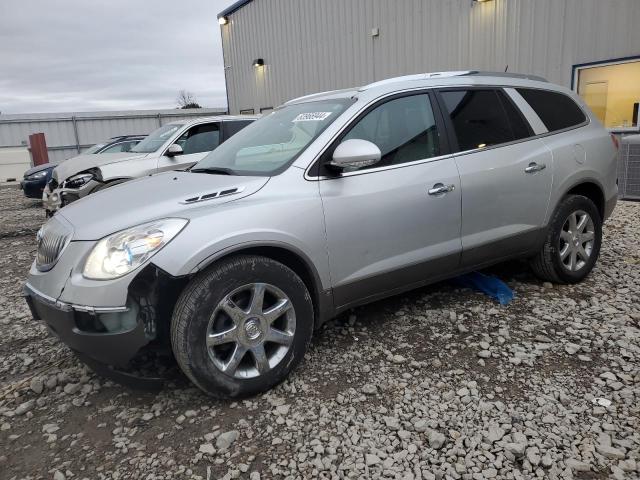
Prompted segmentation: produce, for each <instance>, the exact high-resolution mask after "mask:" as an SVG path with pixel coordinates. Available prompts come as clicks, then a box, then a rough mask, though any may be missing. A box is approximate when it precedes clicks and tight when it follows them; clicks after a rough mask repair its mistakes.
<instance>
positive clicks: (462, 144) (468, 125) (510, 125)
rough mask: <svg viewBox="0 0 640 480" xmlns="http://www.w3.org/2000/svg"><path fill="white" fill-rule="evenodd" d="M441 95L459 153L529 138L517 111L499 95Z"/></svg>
mask: <svg viewBox="0 0 640 480" xmlns="http://www.w3.org/2000/svg"><path fill="white" fill-rule="evenodd" d="M441 95H442V99H443V100H444V104H445V108H446V110H447V112H446V113H448V114H449V117H450V118H451V123H452V124H453V129H454V130H455V133H456V137H457V139H458V147H459V149H460V150H461V151H464V150H474V149H476V148H485V147H490V146H493V145H499V144H501V143H508V142H513V141H515V140H520V139H522V138H527V137H528V136H529V135H530V133H529V132H530V131H529V127H528V125H527V124H526V123H525V121H524V120H523V119H522V116H521V114H520V112H519V111H518V110H516V109H515V107H514V106H513V105H512V104H511V103H510V102H508V100H507V99H506V98H504V93H502V92H498V91H496V90H478V89H473V90H445V91H442V92H441ZM501 96H502V97H503V98H501Z"/></svg>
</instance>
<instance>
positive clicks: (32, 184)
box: [20, 135, 145, 198]
mask: <svg viewBox="0 0 640 480" xmlns="http://www.w3.org/2000/svg"><path fill="white" fill-rule="evenodd" d="M144 137H145V136H144V135H120V136H118V137H113V138H111V139H109V141H108V142H106V143H97V144H96V145H94V146H93V147H91V148H89V149H88V150H86V151H84V152H83V155H87V154H99V153H117V152H128V151H129V150H131V149H132V148H133V147H135V146H136V145H137V144H138V143H140V141H141V140H142V139H144ZM55 166H56V164H55V163H45V164H43V165H38V166H36V167H33V168H31V169H29V170H27V171H26V172H24V177H23V179H22V181H21V182H20V188H22V190H23V191H24V195H25V196H26V197H29V198H42V190H43V189H44V187H45V185H46V184H47V183H48V182H49V180H51V174H52V172H53V169H54V168H55Z"/></svg>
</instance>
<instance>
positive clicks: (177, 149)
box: [165, 143, 184, 157]
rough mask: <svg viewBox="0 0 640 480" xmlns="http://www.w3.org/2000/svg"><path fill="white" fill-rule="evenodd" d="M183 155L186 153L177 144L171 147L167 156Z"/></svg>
mask: <svg viewBox="0 0 640 480" xmlns="http://www.w3.org/2000/svg"><path fill="white" fill-rule="evenodd" d="M183 153H184V151H183V150H182V147H181V146H180V145H178V144H177V143H174V144H173V145H171V146H169V148H168V149H167V153H166V154H165V155H166V156H167V157H175V156H176V155H182V154H183Z"/></svg>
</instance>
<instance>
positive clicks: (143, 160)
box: [42, 115, 258, 214]
mask: <svg viewBox="0 0 640 480" xmlns="http://www.w3.org/2000/svg"><path fill="white" fill-rule="evenodd" d="M256 118H258V117H255V116H254V117H252V116H248V115H242V116H235V117H234V116H227V115H225V116H220V117H201V118H197V119H192V120H181V121H174V122H171V123H167V124H166V125H163V126H161V127H159V128H158V129H157V130H155V131H153V132H152V133H151V134H149V135H148V136H147V137H146V138H144V140H142V141H141V142H136V144H134V146H132V147H131V148H129V149H126V150H113V152H111V151H108V152H106V153H103V154H102V155H100V156H97V155H91V153H93V152H92V151H87V152H85V153H84V154H82V155H78V156H76V157H73V158H69V159H67V160H65V161H63V162H61V163H59V164H58V165H57V166H56V168H55V169H54V170H53V174H52V178H51V180H50V181H49V183H48V184H47V185H46V186H45V188H44V191H43V193H42V206H43V207H44V209H45V210H46V212H47V214H51V213H53V212H55V211H56V210H58V209H60V208H62V207H63V206H65V205H68V204H69V203H71V202H74V201H76V200H78V199H79V198H83V197H86V196H87V195H89V194H91V193H94V192H97V191H100V190H103V189H105V188H108V187H112V186H114V185H118V184H120V183H123V182H126V181H128V180H131V179H132V178H138V177H142V176H145V175H149V174H152V173H157V172H163V171H166V170H176V169H180V168H188V167H190V166H192V165H194V164H195V163H197V162H198V161H200V160H202V158H203V157H204V156H205V155H206V154H207V153H209V152H210V151H211V150H214V149H215V148H217V147H218V145H220V144H221V143H222V142H224V141H225V140H227V139H228V138H230V137H231V136H233V135H234V134H236V133H238V132H239V131H240V130H242V129H243V128H244V127H246V126H247V125H249V124H250V123H251V122H253V121H255V120H256ZM90 150H91V149H90Z"/></svg>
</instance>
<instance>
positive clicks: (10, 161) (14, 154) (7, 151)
mask: <svg viewBox="0 0 640 480" xmlns="http://www.w3.org/2000/svg"><path fill="white" fill-rule="evenodd" d="M29 168H31V157H30V156H29V150H27V149H26V148H24V147H22V148H3V149H0V183H2V182H7V181H10V182H11V181H15V182H19V181H20V180H22V177H23V176H24V172H26V171H27V170H29Z"/></svg>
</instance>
